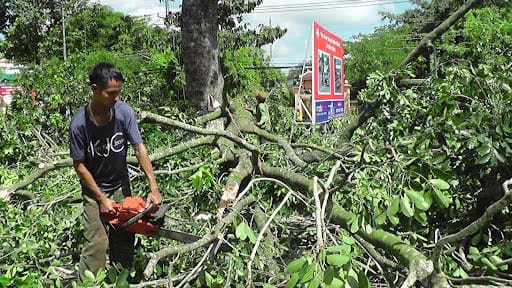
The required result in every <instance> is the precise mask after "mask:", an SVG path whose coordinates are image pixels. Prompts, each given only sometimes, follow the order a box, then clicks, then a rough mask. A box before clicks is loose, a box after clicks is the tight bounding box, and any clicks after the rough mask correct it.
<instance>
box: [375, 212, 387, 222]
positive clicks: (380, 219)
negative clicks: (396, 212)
mask: <svg viewBox="0 0 512 288" xmlns="http://www.w3.org/2000/svg"><path fill="white" fill-rule="evenodd" d="M386 214H387V213H386V212H382V213H380V214H379V216H377V217H375V223H376V224H377V225H383V224H384V223H386Z"/></svg>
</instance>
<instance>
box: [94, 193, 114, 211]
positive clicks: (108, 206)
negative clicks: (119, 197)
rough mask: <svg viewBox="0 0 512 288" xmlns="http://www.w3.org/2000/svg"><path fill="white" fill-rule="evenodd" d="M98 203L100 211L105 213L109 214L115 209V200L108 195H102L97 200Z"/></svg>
mask: <svg viewBox="0 0 512 288" xmlns="http://www.w3.org/2000/svg"><path fill="white" fill-rule="evenodd" d="M98 204H99V205H100V213H105V214H109V213H114V212H115V210H114V204H116V202H115V201H114V200H112V199H110V198H108V197H106V196H105V197H103V198H102V199H101V200H100V201H99V202H98Z"/></svg>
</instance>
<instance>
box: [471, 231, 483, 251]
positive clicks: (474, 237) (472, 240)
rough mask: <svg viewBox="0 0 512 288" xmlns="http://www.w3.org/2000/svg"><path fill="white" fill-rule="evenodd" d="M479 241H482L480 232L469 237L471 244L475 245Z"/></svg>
mask: <svg viewBox="0 0 512 288" xmlns="http://www.w3.org/2000/svg"><path fill="white" fill-rule="evenodd" d="M480 241H482V232H478V233H476V234H475V236H473V237H472V238H471V245H473V246H476V245H478V243H480ZM473 248H474V247H473Z"/></svg>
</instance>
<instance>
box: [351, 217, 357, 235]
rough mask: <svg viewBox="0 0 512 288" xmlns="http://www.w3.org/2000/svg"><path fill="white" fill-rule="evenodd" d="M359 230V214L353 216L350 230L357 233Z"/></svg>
mask: <svg viewBox="0 0 512 288" xmlns="http://www.w3.org/2000/svg"><path fill="white" fill-rule="evenodd" d="M357 231H359V216H355V217H352V220H351V223H350V232H351V233H356V232H357Z"/></svg>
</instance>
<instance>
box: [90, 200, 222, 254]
mask: <svg viewBox="0 0 512 288" xmlns="http://www.w3.org/2000/svg"><path fill="white" fill-rule="evenodd" d="M145 206H146V201H144V199H142V198H141V197H139V196H130V197H126V198H125V199H124V200H123V202H122V204H119V203H116V204H114V207H113V208H114V211H115V212H114V213H100V218H101V221H103V223H106V224H110V225H111V226H113V227H114V228H115V229H124V230H126V231H130V232H133V233H136V234H142V235H145V236H147V237H164V238H169V239H173V240H176V241H180V242H183V243H192V242H195V241H197V240H199V239H201V237H199V236H197V235H194V234H190V233H186V232H181V231H175V230H170V229H164V228H162V225H163V224H164V217H165V213H166V212H167V211H168V210H169V208H170V207H171V204H163V205H159V206H156V205H153V204H150V205H149V206H148V207H145ZM223 246H224V247H223ZM228 247H229V246H227V245H225V244H223V245H221V250H224V249H225V248H228ZM223 248H224V249H223Z"/></svg>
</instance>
